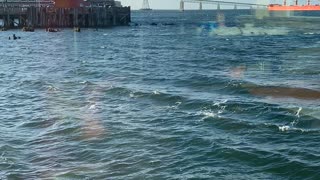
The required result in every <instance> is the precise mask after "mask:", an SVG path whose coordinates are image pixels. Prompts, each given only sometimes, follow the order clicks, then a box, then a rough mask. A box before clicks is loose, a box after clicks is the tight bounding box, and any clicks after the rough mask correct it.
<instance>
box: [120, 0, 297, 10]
mask: <svg viewBox="0 0 320 180" xmlns="http://www.w3.org/2000/svg"><path fill="white" fill-rule="evenodd" d="M120 1H121V2H122V4H123V5H125V6H131V7H132V9H140V8H141V6H142V2H143V0H120ZM226 1H232V2H234V1H235V2H250V3H255V2H259V3H266V4H268V3H269V2H272V3H275V2H282V0H271V1H270V0H226ZM288 1H290V0H288ZM292 1H293V0H292ZM179 2H180V0H149V3H150V7H151V8H152V9H179V6H180V3H179ZM185 6H186V9H195V8H198V6H199V5H198V4H189V3H188V4H186V5H185ZM203 7H204V9H212V8H215V7H216V5H212V4H210V5H203ZM222 8H232V7H227V6H225V7H222Z"/></svg>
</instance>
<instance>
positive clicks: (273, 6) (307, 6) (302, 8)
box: [268, 0, 320, 11]
mask: <svg viewBox="0 0 320 180" xmlns="http://www.w3.org/2000/svg"><path fill="white" fill-rule="evenodd" d="M268 10H269V11H320V5H319V4H315V5H311V3H310V0H308V1H307V4H305V5H299V4H298V0H295V3H294V5H287V1H286V0H284V1H283V4H282V5H281V4H269V5H268Z"/></svg>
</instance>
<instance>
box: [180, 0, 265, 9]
mask: <svg viewBox="0 0 320 180" xmlns="http://www.w3.org/2000/svg"><path fill="white" fill-rule="evenodd" d="M185 3H198V4H199V9H200V10H202V4H216V5H217V9H220V5H231V6H234V9H237V7H238V6H244V7H267V6H268V4H265V3H245V2H237V1H235V0H234V1H223V0H222V1H220V0H181V1H180V10H181V11H183V10H184V9H185Z"/></svg>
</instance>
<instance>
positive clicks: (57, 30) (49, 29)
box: [46, 28, 60, 32]
mask: <svg viewBox="0 0 320 180" xmlns="http://www.w3.org/2000/svg"><path fill="white" fill-rule="evenodd" d="M46 31H47V32H60V29H55V28H47V29H46Z"/></svg>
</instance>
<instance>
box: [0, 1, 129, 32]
mask: <svg viewBox="0 0 320 180" xmlns="http://www.w3.org/2000/svg"><path fill="white" fill-rule="evenodd" d="M130 11H131V10H130V7H117V6H101V7H99V6H96V7H78V8H57V7H54V6H52V5H47V6H44V5H37V4H34V5H33V4H31V5H30V4H28V5H21V4H20V5H8V4H0V21H2V26H3V27H5V28H8V29H10V28H22V27H34V28H48V27H59V28H65V27H87V28H90V27H92V28H97V27H110V26H121V25H128V24H129V23H130V21H131V13H130Z"/></svg>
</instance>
